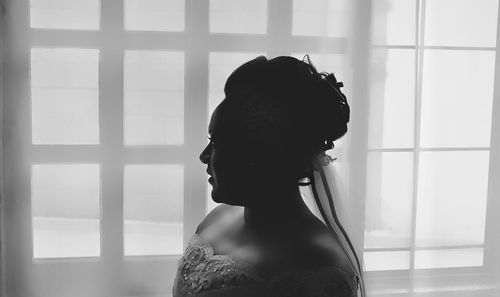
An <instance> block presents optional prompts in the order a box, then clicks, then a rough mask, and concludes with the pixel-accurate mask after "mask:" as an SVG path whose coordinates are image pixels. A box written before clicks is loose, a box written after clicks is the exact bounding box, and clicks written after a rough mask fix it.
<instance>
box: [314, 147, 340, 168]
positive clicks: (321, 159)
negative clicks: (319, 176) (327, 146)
mask: <svg viewBox="0 0 500 297" xmlns="http://www.w3.org/2000/svg"><path fill="white" fill-rule="evenodd" d="M335 160H337V158H332V156H330V155H329V154H327V153H326V152H324V151H322V152H320V153H319V154H318V155H317V156H316V158H315V160H314V166H315V168H318V166H321V167H324V166H327V165H328V164H330V163H332V162H333V161H335Z"/></svg>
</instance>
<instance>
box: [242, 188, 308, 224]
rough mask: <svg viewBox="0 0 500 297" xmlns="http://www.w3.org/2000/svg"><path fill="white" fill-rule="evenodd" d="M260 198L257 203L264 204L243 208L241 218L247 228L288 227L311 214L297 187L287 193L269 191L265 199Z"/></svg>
mask: <svg viewBox="0 0 500 297" xmlns="http://www.w3.org/2000/svg"><path fill="white" fill-rule="evenodd" d="M260 198H263V199H259V201H266V202H265V203H259V204H256V205H250V206H245V210H244V213H243V217H244V221H245V225H246V226H247V227H250V228H257V229H261V228H265V229H266V230H271V229H276V228H278V229H279V228H281V227H289V226H290V225H292V224H297V223H300V222H301V219H304V218H305V217H308V216H309V215H310V214H311V212H310V210H309V208H308V207H307V205H306V204H305V203H304V201H303V200H302V196H301V194H300V191H299V188H298V186H295V187H294V188H293V189H290V190H289V191H280V193H279V194H278V193H272V192H271V191H269V193H267V194H266V197H260Z"/></svg>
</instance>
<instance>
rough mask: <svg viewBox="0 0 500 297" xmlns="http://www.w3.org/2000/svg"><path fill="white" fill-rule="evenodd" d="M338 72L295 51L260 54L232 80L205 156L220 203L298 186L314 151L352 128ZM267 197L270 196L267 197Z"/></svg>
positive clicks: (214, 194) (247, 201)
mask: <svg viewBox="0 0 500 297" xmlns="http://www.w3.org/2000/svg"><path fill="white" fill-rule="evenodd" d="M339 87H340V84H339V83H337V81H336V79H335V77H334V76H333V75H327V74H325V73H318V72H317V71H316V69H315V68H314V67H313V66H312V65H311V64H310V63H306V62H303V61H300V60H298V59H295V58H292V57H277V58H274V59H271V60H267V59H266V58H265V57H263V56H260V57H257V58H255V59H253V60H251V61H249V62H247V63H245V64H243V65H242V66H240V67H239V68H237V69H236V70H235V71H234V72H233V73H232V74H231V75H230V76H229V78H228V79H227V82H226V85H225V88H224V91H225V94H226V97H225V99H224V100H223V101H222V103H221V104H220V105H219V106H218V107H217V108H216V110H215V111H214V113H213V114H212V118H211V121H210V125H209V134H210V137H211V139H212V141H211V142H210V143H209V145H208V146H207V147H206V148H205V150H204V151H203V152H202V154H201V155H200V159H201V161H202V162H203V163H205V164H207V165H208V168H207V172H208V173H209V174H210V175H212V177H213V178H212V179H211V180H210V182H211V184H212V187H213V190H212V198H213V199H214V201H216V202H224V203H228V204H233V205H243V206H248V205H251V204H254V203H257V204H259V203H262V202H263V201H259V193H261V192H262V191H264V190H265V191H272V190H273V189H284V188H285V187H288V188H290V187H297V186H298V181H299V180H300V179H302V178H304V177H308V176H310V174H311V173H312V170H313V160H314V159H315V157H316V156H317V155H318V154H320V153H322V152H324V151H325V150H327V149H330V148H332V147H333V141H335V140H336V139H338V138H340V137H342V136H343V135H344V134H345V133H346V132H347V123H348V121H349V105H348V104H347V101H346V98H345V96H344V95H343V94H342V93H341V92H340V88H339ZM266 203H267V202H266Z"/></svg>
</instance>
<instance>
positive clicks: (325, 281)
mask: <svg viewBox="0 0 500 297" xmlns="http://www.w3.org/2000/svg"><path fill="white" fill-rule="evenodd" d="M356 288H357V281H356V278H355V276H349V275H348V274H347V273H346V272H345V271H343V270H342V269H340V268H338V267H333V266H330V267H323V268H319V269H315V270H312V269H307V270H305V269H302V270H298V269H297V270H293V271H287V272H286V273H280V274H279V275H277V276H275V277H273V278H271V279H264V278H262V277H260V276H259V274H258V273H257V272H256V271H255V270H254V269H253V268H252V266H251V265H250V264H248V263H246V262H243V261H239V260H238V259H236V258H233V257H231V255H214V251H213V249H212V247H211V246H210V244H209V243H207V242H206V241H205V240H204V239H203V238H201V237H200V236H198V235H197V234H194V235H193V237H192V238H191V240H190V241H189V243H188V245H187V248H186V250H185V252H184V254H183V256H182V258H181V259H180V260H179V263H178V269H177V275H176V278H175V281H174V288H173V297H188V296H189V297H193V296H196V297H201V296H235V297H237V296H243V295H244V296H259V297H261V296H262V297H264V296H269V297H271V296H273V297H299V296H300V297H354V296H356V295H357V290H356ZM251 291H252V292H258V293H255V294H258V295H249V294H246V293H248V292H251ZM238 292H240V293H238ZM243 293H245V294H243Z"/></svg>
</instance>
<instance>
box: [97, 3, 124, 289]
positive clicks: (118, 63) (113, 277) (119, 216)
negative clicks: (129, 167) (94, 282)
mask: <svg viewBox="0 0 500 297" xmlns="http://www.w3.org/2000/svg"><path fill="white" fill-rule="evenodd" d="M123 9H124V7H123V1H122V0H102V1H101V28H102V29H101V32H100V34H101V38H100V40H101V44H100V63H99V126H100V146H101V148H102V155H101V248H102V253H101V256H102V259H103V262H104V264H105V265H103V269H104V270H105V274H104V275H106V276H107V277H108V278H109V284H108V285H107V286H106V289H107V290H109V291H112V292H110V294H112V296H118V295H119V289H120V286H119V283H120V280H121V273H122V271H123V269H121V266H122V265H123V166H124V164H123V163H124V159H123V154H122V153H121V152H123V53H124V50H123V36H124V32H123ZM117 290H118V291H117Z"/></svg>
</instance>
